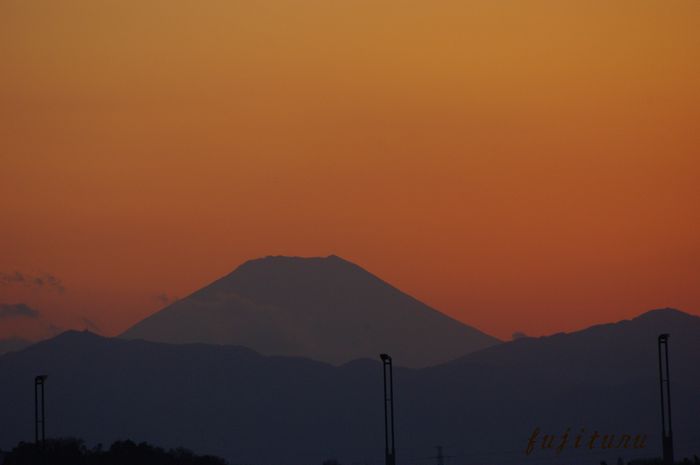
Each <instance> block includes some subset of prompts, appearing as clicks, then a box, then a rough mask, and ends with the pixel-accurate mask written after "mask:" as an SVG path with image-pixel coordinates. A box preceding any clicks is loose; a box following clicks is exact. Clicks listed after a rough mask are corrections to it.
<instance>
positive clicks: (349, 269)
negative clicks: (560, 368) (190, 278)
mask: <svg viewBox="0 0 700 465" xmlns="http://www.w3.org/2000/svg"><path fill="white" fill-rule="evenodd" d="M122 337H124V338H126V339H144V340H148V341H156V342H169V343H176V344H181V343H190V342H201V343H207V344H234V345H241V346H244V347H250V348H252V349H254V350H256V351H258V352H260V353H262V354H266V355H290V356H303V357H308V358H311V359H314V360H320V361H325V362H329V363H334V364H341V363H345V362H348V361H350V360H354V359H358V358H363V357H374V356H375V355H376V354H377V353H379V352H380V351H389V352H391V353H393V354H395V356H396V358H397V359H398V360H401V364H402V365H403V366H408V367H424V366H430V365H435V364H438V363H444V362H447V361H449V360H453V359H455V358H458V357H461V356H463V355H466V354H468V353H470V352H474V351H475V350H479V349H483V348H485V347H489V346H492V345H495V344H497V343H499V341H498V340H497V339H495V338H493V337H491V336H488V335H486V334H484V333H482V332H481V331H478V330H477V329H474V328H472V327H470V326H467V325H465V324H463V323H460V322H459V321H456V320H453V319H452V318H450V317H448V316H446V315H443V314H442V313H440V312H438V311H436V310H434V309H432V308H430V307H428V306H427V305H425V304H423V303H422V302H420V301H418V300H416V299H414V298H413V297H410V296H408V295H406V294H404V293H403V292H401V291H400V290H398V289H396V288H395V287H393V286H391V285H389V284H387V283H386V282H384V281H382V280H381V279H379V278H377V277H376V276H374V275H372V274H371V273H369V272H367V271H365V270H364V269H362V268H360V267H359V266H357V265H354V264H352V263H350V262H348V261H346V260H343V259H342V258H340V257H336V256H334V255H332V256H330V257H326V258H296V257H267V258H264V259H259V260H251V261H249V262H246V263H244V264H243V265H241V266H240V267H238V268H237V269H236V270H235V271H233V272H232V273H231V274H229V275H227V276H224V277H223V278H221V279H219V280H218V281H216V282H214V283H212V284H210V285H208V286H206V287H204V288H203V289H200V290H199V291H197V292H195V293H193V294H192V295H190V296H188V297H186V298H184V299H182V300H180V301H177V302H175V303H173V304H172V305H169V306H168V307H165V308H164V309H163V310H161V311H159V312H158V313H155V314H154V315H151V316H150V317H148V318H146V319H145V320H143V321H141V322H139V323H137V324H136V325H134V326H133V327H131V328H130V329H129V330H127V331H126V332H125V333H124V334H123V335H122Z"/></svg>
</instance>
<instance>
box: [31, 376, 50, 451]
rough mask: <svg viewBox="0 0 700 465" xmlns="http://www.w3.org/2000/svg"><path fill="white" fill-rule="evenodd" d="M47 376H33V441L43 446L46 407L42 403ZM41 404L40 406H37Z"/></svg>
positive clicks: (44, 440)
mask: <svg viewBox="0 0 700 465" xmlns="http://www.w3.org/2000/svg"><path fill="white" fill-rule="evenodd" d="M46 378H48V376H46V375H39V376H37V377H35V378H34V441H35V442H36V444H37V445H39V444H41V447H42V448H43V447H44V445H45V443H46V409H45V405H44V381H46ZM40 404H41V407H40V406H39V405H40Z"/></svg>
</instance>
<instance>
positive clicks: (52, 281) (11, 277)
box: [0, 271, 66, 294]
mask: <svg viewBox="0 0 700 465" xmlns="http://www.w3.org/2000/svg"><path fill="white" fill-rule="evenodd" d="M0 285H3V286H25V287H29V288H32V289H46V290H51V291H56V292H59V293H61V294H62V293H64V292H66V288H65V286H64V285H63V283H62V282H61V280H60V279H58V278H57V277H56V276H54V275H52V274H51V273H40V274H28V273H22V272H19V271H14V272H12V273H4V272H0Z"/></svg>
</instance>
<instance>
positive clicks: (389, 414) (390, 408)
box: [379, 354, 396, 465]
mask: <svg viewBox="0 0 700 465" xmlns="http://www.w3.org/2000/svg"><path fill="white" fill-rule="evenodd" d="M379 358H381V359H382V365H383V369H384V444H385V449H384V452H385V465H396V447H395V445H394V372H393V368H392V361H391V357H390V356H389V355H387V354H380V355H379ZM387 381H388V382H387Z"/></svg>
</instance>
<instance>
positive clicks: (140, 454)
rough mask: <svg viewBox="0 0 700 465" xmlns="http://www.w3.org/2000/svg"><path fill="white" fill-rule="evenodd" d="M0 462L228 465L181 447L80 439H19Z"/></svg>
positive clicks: (28, 464)
mask: <svg viewBox="0 0 700 465" xmlns="http://www.w3.org/2000/svg"><path fill="white" fill-rule="evenodd" d="M0 464H2V465H228V463H227V462H226V461H225V460H224V459H222V458H220V457H215V456H212V455H196V454H194V453H193V452H192V451H189V450H187V449H183V448H177V449H170V450H165V449H163V448H161V447H156V446H153V445H151V444H148V443H145V442H141V443H139V444H137V443H135V442H133V441H130V440H126V441H116V442H114V443H113V444H112V445H111V446H110V447H109V449H103V447H102V445H101V444H100V445H98V446H96V447H94V448H88V447H87V446H85V443H84V442H83V440H82V439H76V438H61V439H47V440H46V442H45V444H44V445H43V447H42V446H41V445H37V444H35V443H27V442H20V443H19V444H18V445H17V446H16V447H15V448H14V449H12V450H11V451H10V452H7V453H6V455H5V457H4V462H3V461H2V455H0Z"/></svg>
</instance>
